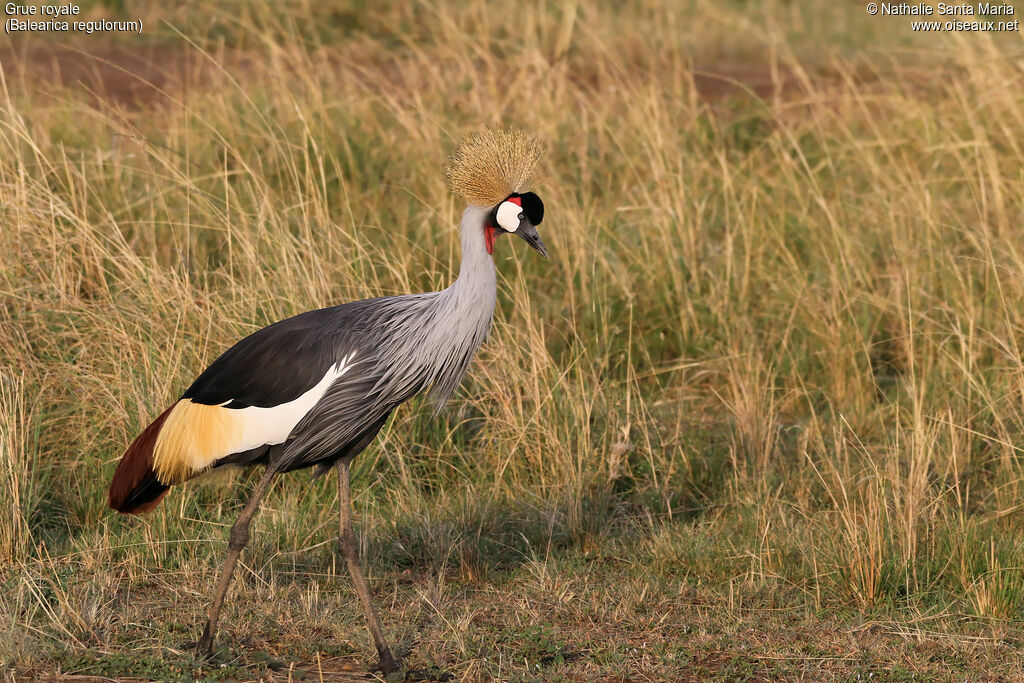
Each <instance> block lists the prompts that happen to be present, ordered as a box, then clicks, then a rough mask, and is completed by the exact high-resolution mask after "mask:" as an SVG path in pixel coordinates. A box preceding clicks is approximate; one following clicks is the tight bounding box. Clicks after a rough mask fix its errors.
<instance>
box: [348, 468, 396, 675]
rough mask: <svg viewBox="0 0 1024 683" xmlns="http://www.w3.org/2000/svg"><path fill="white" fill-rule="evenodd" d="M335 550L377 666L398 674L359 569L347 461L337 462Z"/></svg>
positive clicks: (384, 670) (364, 579)
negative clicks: (359, 607)
mask: <svg viewBox="0 0 1024 683" xmlns="http://www.w3.org/2000/svg"><path fill="white" fill-rule="evenodd" d="M338 547H339V548H341V552H342V553H343V554H344V555H345V562H346V563H347V564H348V572H349V574H351V575H352V583H354V584H355V586H356V593H358V594H359V600H360V601H361V602H362V603H363V612H364V613H365V614H366V625H367V626H368V627H369V629H370V635H371V636H373V644H374V645H376V646H377V654H378V655H380V661H379V662H378V663H377V667H378V668H379V669H380V670H381V671H382V672H383V673H384V675H385V676H387V675H388V674H390V673H391V672H393V671H398V668H399V665H398V662H396V661H395V658H394V656H392V654H391V648H390V647H388V641H387V640H385V639H384V633H383V632H382V631H381V628H380V619H378V618H377V612H376V611H375V610H374V609H373V603H372V602H371V600H370V587H369V586H368V585H367V583H366V577H364V576H363V570H362V569H361V568H360V566H359V545H358V543H357V542H356V532H355V529H354V528H353V527H352V494H351V491H350V489H349V475H348V461H347V460H345V459H342V460H339V461H338Z"/></svg>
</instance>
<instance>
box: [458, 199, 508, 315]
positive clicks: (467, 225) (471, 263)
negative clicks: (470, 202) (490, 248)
mask: <svg viewBox="0 0 1024 683" xmlns="http://www.w3.org/2000/svg"><path fill="white" fill-rule="evenodd" d="M487 213H488V209H486V208H484V207H479V206H468V207H466V210H465V211H463V212H462V225H461V226H460V227H459V231H460V233H461V237H462V265H461V266H460V267H459V277H458V279H457V280H455V283H454V284H453V285H452V286H451V287H449V288H448V290H453V289H457V290H459V291H460V293H461V292H462V291H463V290H465V291H466V292H467V293H470V292H476V293H477V294H486V293H487V292H489V293H490V294H489V297H488V296H486V295H485V296H484V297H483V299H487V298H489V299H490V302H491V303H490V308H491V311H492V312H493V310H494V297H495V293H496V291H497V280H496V276H495V272H494V259H493V258H491V255H490V254H488V253H487V245H486V243H485V242H484V221H485V219H486V218H487ZM446 291H447V290H446Z"/></svg>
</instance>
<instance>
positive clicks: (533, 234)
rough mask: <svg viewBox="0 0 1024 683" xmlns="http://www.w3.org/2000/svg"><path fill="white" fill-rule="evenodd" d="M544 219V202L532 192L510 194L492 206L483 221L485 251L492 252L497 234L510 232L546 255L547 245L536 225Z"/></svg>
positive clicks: (539, 252)
mask: <svg viewBox="0 0 1024 683" xmlns="http://www.w3.org/2000/svg"><path fill="white" fill-rule="evenodd" d="M542 220H544V202H542V201H541V200H540V197H538V196H537V195H535V194H534V193H533V192H526V193H524V194H516V193H513V194H510V195H509V196H508V197H506V198H505V199H504V200H503V201H502V202H501V203H500V204H498V205H497V206H495V207H494V210H493V211H491V213H490V214H488V216H487V221H486V223H484V241H485V244H486V245H487V253H488V254H493V253H494V240H495V239H496V238H497V237H498V235H503V234H505V233H506V232H510V233H512V234H513V235H519V237H521V238H522V239H523V241H524V242H526V243H527V244H529V245H530V246H531V247H533V248H534V250H536V251H537V253H538V254H540V255H541V256H543V257H544V258H547V257H548V250H547V247H545V246H544V242H543V241H541V239H540V233H538V232H537V226H538V225H540V222H541V221H542Z"/></svg>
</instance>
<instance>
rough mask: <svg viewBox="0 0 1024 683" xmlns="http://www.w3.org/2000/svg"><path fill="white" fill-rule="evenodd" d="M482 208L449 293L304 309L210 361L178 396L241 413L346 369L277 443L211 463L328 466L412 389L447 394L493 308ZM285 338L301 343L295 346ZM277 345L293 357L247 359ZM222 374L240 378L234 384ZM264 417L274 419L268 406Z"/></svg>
mask: <svg viewBox="0 0 1024 683" xmlns="http://www.w3.org/2000/svg"><path fill="white" fill-rule="evenodd" d="M485 214H486V212H485V211H484V210H482V209H480V208H478V207H472V206H471V207H469V208H467V209H466V211H465V212H464V214H463V217H462V223H461V227H460V232H461V241H462V253H463V258H462V265H461V267H460V270H459V276H458V278H457V279H456V280H455V282H454V283H453V284H452V285H451V286H450V287H448V288H447V289H444V290H441V291H439V292H428V293H424V294H408V295H402V296H393V297H381V298H377V299H367V300H364V301H354V302H351V303H346V304H342V305H339V306H333V307H330V308H322V309H319V310H315V311H308V312H306V313H302V314H300V315H297V316H295V317H293V318H288V319H286V320H282V321H281V322H278V323H275V324H274V325H271V326H269V327H265V328H263V329H262V330H259V331H258V332H255V333H254V334H252V335H250V336H248V337H246V338H245V339H243V340H241V341H240V342H238V343H237V344H235V346H233V347H231V348H230V349H228V350H227V351H226V352H225V353H224V354H222V355H221V356H220V357H219V358H218V359H217V360H216V361H214V362H213V363H212V364H211V365H210V367H209V368H208V369H207V370H206V372H204V373H203V374H202V375H201V376H200V377H199V378H198V379H197V380H196V382H194V383H193V385H192V386H191V387H190V388H189V390H188V391H186V392H185V395H184V397H185V398H190V399H191V400H193V401H195V402H199V403H203V404H206V405H215V406H224V405H225V402H226V401H228V403H227V404H226V407H227V408H229V409H231V408H232V406H234V407H235V409H238V410H244V409H245V408H250V407H261V408H272V407H273V406H266V405H262V406H261V405H259V403H258V402H257V401H258V399H259V397H261V396H263V395H264V394H267V393H271V392H272V395H274V396H275V397H276V400H277V402H278V404H281V403H286V402H290V401H292V400H294V399H295V398H297V397H298V396H300V395H302V394H303V393H305V392H306V391H308V390H309V389H310V388H311V387H312V386H313V385H315V384H316V383H317V382H318V381H320V379H321V378H322V377H323V376H324V375H325V374H326V373H327V372H328V371H329V370H330V369H331V368H332V367H336V366H338V365H340V364H345V366H346V371H345V373H344V374H343V375H341V376H340V377H338V378H337V379H335V380H334V381H333V382H332V383H331V384H330V386H329V388H328V389H327V390H326V392H325V393H324V394H323V396H322V397H320V399H319V400H318V401H317V402H316V403H315V404H314V405H313V406H312V407H311V408H310V409H309V411H308V412H306V413H305V414H304V415H303V416H302V418H301V420H299V422H298V424H296V425H295V427H294V428H293V429H292V430H291V432H290V433H289V434H288V436H287V439H286V441H285V442H284V444H283V447H282V448H277V449H270V448H269V446H270V445H272V444H260V445H259V446H256V447H255V448H253V449H247V450H246V451H243V452H240V453H231V454H228V455H226V456H224V457H222V458H220V459H218V460H217V461H215V462H214V463H212V466H213V467H214V468H216V467H219V466H223V465H239V464H246V465H248V464H252V463H255V462H266V464H267V465H268V466H269V467H271V468H273V469H275V470H278V471H290V470H295V469H301V468H303V467H309V466H312V465H321V466H329V465H330V464H331V463H332V462H333V461H334V460H336V459H338V458H342V457H352V456H355V455H356V454H357V453H358V451H359V450H362V449H363V448H365V447H366V445H368V443H369V442H370V441H372V439H373V436H375V435H376V434H377V432H378V431H379V430H380V428H381V427H382V426H383V425H384V423H385V422H386V421H387V417H388V415H389V414H390V413H391V411H392V410H394V409H395V408H396V407H397V406H398V405H400V404H401V403H403V402H405V401H407V400H408V399H410V398H412V397H413V396H415V395H416V394H418V393H421V392H424V391H427V392H429V394H430V395H431V397H432V398H433V399H434V400H435V401H437V402H438V403H442V402H444V401H445V400H447V399H448V398H450V397H451V395H452V394H453V393H454V392H455V389H456V388H457V387H458V385H459V382H460V381H461V380H462V377H463V376H464V375H465V373H466V370H467V368H468V367H469V364H470V361H471V360H472V359H473V355H474V354H475V353H476V351H477V349H479V348H480V345H481V344H482V343H483V341H484V339H485V338H486V336H487V333H488V331H489V330H490V326H491V319H492V316H493V314H494V303H495V298H496V292H497V283H496V275H495V269H494V262H493V260H492V259H491V257H490V255H489V254H488V253H487V251H486V249H485V247H484V237H483V234H484V233H483V229H482V227H481V226H482V222H483V219H484V216H485ZM290 339H301V340H302V341H301V345H298V344H292V343H290V342H289V340H290ZM282 346H285V347H288V348H289V350H290V353H287V354H284V353H276V354H273V355H268V356H267V357H266V359H264V360H263V365H262V367H260V366H257V367H253V366H252V365H251V364H252V363H259V362H260V361H261V359H260V358H259V356H258V354H257V353H256V351H255V350H257V349H259V350H265V349H268V348H280V347H282ZM250 350H252V351H250ZM240 365H247V366H249V367H245V368H242V367H239V366H240ZM225 377H234V378H238V377H244V378H246V379H245V381H244V384H241V385H239V384H236V386H234V387H232V386H231V381H229V380H227V379H221V378H225ZM236 382H237V380H236ZM265 385H270V386H271V387H272V389H269V388H268V387H266V386H265ZM214 387H215V388H216V390H215V391H214V390H213V388H214ZM228 394H231V395H230V396H228ZM261 419H274V411H273V410H268V411H267V413H266V414H265V415H263V416H261Z"/></svg>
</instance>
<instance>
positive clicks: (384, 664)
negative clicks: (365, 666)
mask: <svg viewBox="0 0 1024 683" xmlns="http://www.w3.org/2000/svg"><path fill="white" fill-rule="evenodd" d="M379 654H380V659H379V660H378V661H377V666H375V667H373V671H379V672H381V673H382V674H384V678H386V679H388V680H391V678H392V676H393V675H394V676H397V675H398V674H401V675H402V677H401V678H398V679H397V680H404V679H405V675H404V669H403V667H402V663H401V661H399V660H397V659H395V658H394V656H392V654H391V650H384V651H383V652H381V653H379Z"/></svg>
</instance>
